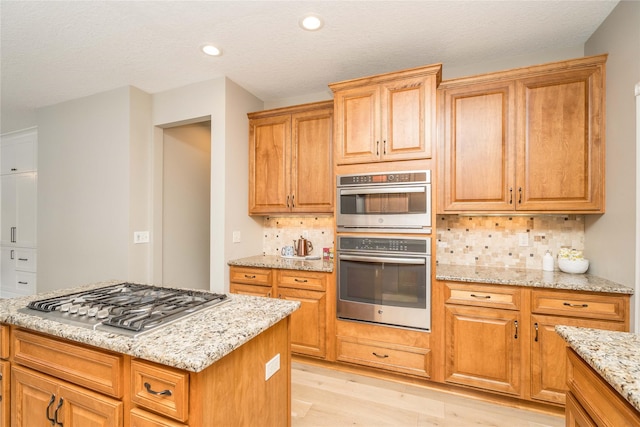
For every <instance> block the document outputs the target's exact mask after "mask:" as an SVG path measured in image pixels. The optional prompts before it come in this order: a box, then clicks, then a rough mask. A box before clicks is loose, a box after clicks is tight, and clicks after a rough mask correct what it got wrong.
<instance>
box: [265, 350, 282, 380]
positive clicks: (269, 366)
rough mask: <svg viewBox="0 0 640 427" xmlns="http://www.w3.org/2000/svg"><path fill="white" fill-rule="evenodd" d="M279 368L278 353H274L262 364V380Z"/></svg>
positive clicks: (269, 376)
mask: <svg viewBox="0 0 640 427" xmlns="http://www.w3.org/2000/svg"><path fill="white" fill-rule="evenodd" d="M279 370H280V353H278V354H276V355H275V356H274V357H273V358H272V359H271V360H269V361H268V362H267V363H266V364H265V365H264V380H265V381H267V380H268V379H269V378H271V377H272V376H273V374H275V373H276V372H278V371H279Z"/></svg>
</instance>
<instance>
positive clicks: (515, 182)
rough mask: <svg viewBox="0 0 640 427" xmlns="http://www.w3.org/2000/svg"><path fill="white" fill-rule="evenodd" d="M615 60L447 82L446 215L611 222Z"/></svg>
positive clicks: (442, 137) (443, 136) (443, 141)
mask: <svg viewBox="0 0 640 427" xmlns="http://www.w3.org/2000/svg"><path fill="white" fill-rule="evenodd" d="M606 58H607V56H606V55H599V56H594V57H587V58H580V59H575V60H569V61H562V62H556V63H551V64H545V65H538V66H533V67H526V68H519V69H515V70H509V71H503V72H498V73H491V74H484V75H481V76H475V77H465V78H461V79H455V80H450V81H446V82H443V83H442V85H441V86H440V90H439V105H440V107H441V116H440V124H441V126H440V134H439V147H440V149H441V150H442V151H441V152H442V153H443V155H442V156H440V165H441V168H440V170H441V176H440V181H439V182H440V183H441V186H440V197H439V198H438V200H439V202H438V212H440V213H464V212H513V211H521V212H526V213H536V212H538V213H544V212H557V213H565V212H566V213H602V212H604V100H605V96H604V90H605V89H604V82H605V78H604V77H605V62H606Z"/></svg>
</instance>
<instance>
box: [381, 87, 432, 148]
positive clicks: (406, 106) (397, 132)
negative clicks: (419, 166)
mask: <svg viewBox="0 0 640 427" xmlns="http://www.w3.org/2000/svg"><path fill="white" fill-rule="evenodd" d="M435 79H436V78H435V76H429V77H426V78H415V79H404V80H398V81H393V82H389V83H385V84H382V85H381V89H382V101H381V108H382V110H381V117H382V120H381V124H382V132H381V135H382V142H381V151H382V152H381V158H382V159H383V160H408V159H426V158H431V156H432V154H433V153H432V151H433V141H434V133H433V132H434V130H435V128H436V126H435V87H436V85H435Z"/></svg>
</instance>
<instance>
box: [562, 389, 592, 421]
mask: <svg viewBox="0 0 640 427" xmlns="http://www.w3.org/2000/svg"><path fill="white" fill-rule="evenodd" d="M565 418H566V421H567V422H566V424H565V425H566V427H597V426H598V425H597V424H596V423H595V421H593V420H592V419H591V417H590V416H589V414H588V413H587V411H585V409H584V408H583V407H582V405H580V402H578V401H577V400H576V398H575V396H574V395H573V394H571V393H567V404H566V406H565Z"/></svg>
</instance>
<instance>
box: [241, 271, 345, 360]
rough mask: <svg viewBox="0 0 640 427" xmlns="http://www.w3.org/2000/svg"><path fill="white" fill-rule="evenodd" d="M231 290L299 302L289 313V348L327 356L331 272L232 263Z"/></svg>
mask: <svg viewBox="0 0 640 427" xmlns="http://www.w3.org/2000/svg"><path fill="white" fill-rule="evenodd" d="M229 277H230V280H231V283H230V284H229V289H230V292H231V293H236V294H244V295H253V296H261V297H272V298H282V299H287V300H293V301H299V302H300V308H299V309H298V310H296V311H295V312H293V314H292V315H291V351H292V352H294V353H297V354H302V355H305V356H313V357H318V358H322V359H324V358H326V357H327V338H328V337H327V331H328V329H327V319H328V317H329V306H328V304H327V300H328V295H330V288H331V287H330V286H328V283H329V280H330V278H331V277H332V274H331V273H324V272H316V271H299V270H285V269H269V268H249V267H235V266H232V267H231V268H230V270H229Z"/></svg>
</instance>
